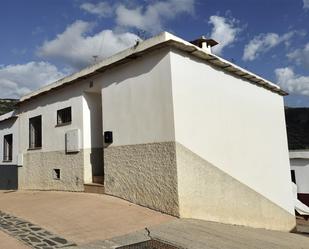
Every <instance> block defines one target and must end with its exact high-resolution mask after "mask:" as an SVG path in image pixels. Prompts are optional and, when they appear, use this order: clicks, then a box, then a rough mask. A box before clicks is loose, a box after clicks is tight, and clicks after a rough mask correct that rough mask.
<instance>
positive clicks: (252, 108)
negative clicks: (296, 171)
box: [171, 51, 294, 219]
mask: <svg viewBox="0 0 309 249" xmlns="http://www.w3.org/2000/svg"><path fill="white" fill-rule="evenodd" d="M171 66H172V86H173V100H174V118H175V136H176V141H177V142H179V143H180V144H182V145H184V146H185V147H186V148H188V149H189V150H190V151H192V152H193V153H195V154H197V155H199V156H200V157H201V158H203V159H204V160H206V161H207V162H209V163H211V164H212V165H214V166H215V167H217V168H218V169H220V170H221V171H222V172H225V173H227V174H228V175H230V176H231V177H232V178H234V179H236V180H237V181H239V182H241V183H242V184H244V185H245V186H247V187H248V188H250V189H252V190H254V191H255V192H257V193H259V194H261V195H262V196H264V197H265V198H267V199H268V200H270V201H272V202H273V203H275V204H276V205H277V206H279V207H281V208H282V209H284V210H285V211H287V212H288V213H290V214H292V215H293V214H294V206H293V199H292V189H291V185H290V184H289V182H290V168H289V158H288V146H287V138H286V128H285V119H284V107H283V98H282V97H281V96H279V95H277V94H275V93H272V92H270V91H268V90H266V89H264V88H261V87H258V86H256V85H253V84H251V83H249V82H246V81H244V80H242V79H238V78H236V77H233V76H231V75H229V74H227V73H225V72H223V71H222V70H218V69H216V68H214V67H212V66H210V65H207V64H205V63H204V62H201V61H199V60H197V59H195V58H193V57H190V56H188V55H185V54H182V53H181V52H178V51H173V52H172V53H171ZM178 179H179V183H178V184H179V185H181V184H182V183H181V179H182V178H181V176H179V177H178ZM192 180H194V178H192ZM205 181H212V179H211V177H210V178H209V179H207V178H206V179H205ZM213 184H220V183H217V182H214V183H213ZM192 185H193V186H196V185H195V184H194V183H193V182H192ZM180 188H181V187H180ZM196 188H197V186H196ZM181 189H182V191H188V189H187V188H181ZM179 194H180V195H185V194H186V192H185V193H179ZM187 194H188V195H189V192H188V193H187ZM198 197H199V198H202V199H204V201H205V202H207V197H206V196H203V195H199V196H198ZM191 201H192V202H195V201H196V202H199V200H198V199H197V200H194V199H192V200H191ZM226 205H229V203H226ZM180 208H181V200H180ZM248 208H249V206H248ZM205 212H206V211H205ZM256 219H259V216H258V215H257V216H256Z"/></svg>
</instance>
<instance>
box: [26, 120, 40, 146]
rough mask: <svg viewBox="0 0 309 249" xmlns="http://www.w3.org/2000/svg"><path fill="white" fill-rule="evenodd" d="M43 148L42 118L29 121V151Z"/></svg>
mask: <svg viewBox="0 0 309 249" xmlns="http://www.w3.org/2000/svg"><path fill="white" fill-rule="evenodd" d="M41 147H42V116H37V117H34V118H30V119H29V149H37V148H41Z"/></svg>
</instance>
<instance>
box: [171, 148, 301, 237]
mask: <svg viewBox="0 0 309 249" xmlns="http://www.w3.org/2000/svg"><path fill="white" fill-rule="evenodd" d="M176 155H177V173H178V191H179V212H180V217H183V218H195V219H203V220H209V221H216V222H222V223H229V224H238V225H245V226H250V227H257V228H266V229H273V230H283V231H291V230H292V229H294V228H295V216H294V215H292V214H290V213H289V212H287V211H286V210H284V209H282V208H281V207H279V206H277V205H276V204H274V203H273V202H271V201H270V200H268V199H266V198H265V197H264V196H262V195H260V194H259V193H257V192H255V191H254V190H252V189H251V188H249V187H248V186H246V185H244V184H242V183H241V182H239V181H237V180H236V179H234V178H233V177H231V176H230V175H228V174H226V173H224V172H223V171H221V170H220V169H218V168H217V167H215V166H214V165H212V164H210V163H209V162H207V161H205V160H204V159H202V158H201V157H199V156H198V155H196V154H194V153H193V152H191V151H190V150H188V149H187V148H185V147H184V146H182V145H180V144H178V143H177V145H176ZM248 170H249V169H248Z"/></svg>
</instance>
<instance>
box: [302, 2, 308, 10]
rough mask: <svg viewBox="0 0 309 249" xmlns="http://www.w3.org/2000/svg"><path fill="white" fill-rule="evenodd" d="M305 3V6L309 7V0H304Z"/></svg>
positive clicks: (305, 7)
mask: <svg viewBox="0 0 309 249" xmlns="http://www.w3.org/2000/svg"><path fill="white" fill-rule="evenodd" d="M303 3H304V6H303V8H304V9H309V0H303Z"/></svg>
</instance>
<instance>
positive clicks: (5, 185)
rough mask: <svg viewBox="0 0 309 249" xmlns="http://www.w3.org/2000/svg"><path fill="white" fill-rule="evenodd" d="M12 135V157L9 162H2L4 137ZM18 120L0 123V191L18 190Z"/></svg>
mask: <svg viewBox="0 0 309 249" xmlns="http://www.w3.org/2000/svg"><path fill="white" fill-rule="evenodd" d="M8 134H13V155H12V161H11V162H4V161H3V145H4V136H5V135H8ZM18 142H19V140H18V119H17V117H12V118H9V119H6V120H3V121H0V190H1V189H17V188H18V172H17V164H18Z"/></svg>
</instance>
